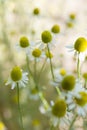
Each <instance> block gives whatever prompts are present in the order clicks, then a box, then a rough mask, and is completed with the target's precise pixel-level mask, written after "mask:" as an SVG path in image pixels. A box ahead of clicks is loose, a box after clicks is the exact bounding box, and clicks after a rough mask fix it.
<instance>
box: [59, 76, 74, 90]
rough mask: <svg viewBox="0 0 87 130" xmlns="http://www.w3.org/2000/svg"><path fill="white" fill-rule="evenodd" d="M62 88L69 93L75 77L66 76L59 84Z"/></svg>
mask: <svg viewBox="0 0 87 130" xmlns="http://www.w3.org/2000/svg"><path fill="white" fill-rule="evenodd" d="M61 85H62V88H63V89H64V90H67V91H71V90H72V89H73V88H74V86H75V77H74V76H73V75H67V76H65V77H64V78H63V80H62V82H61Z"/></svg>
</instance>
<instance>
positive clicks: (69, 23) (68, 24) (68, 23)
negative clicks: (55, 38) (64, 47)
mask: <svg viewBox="0 0 87 130" xmlns="http://www.w3.org/2000/svg"><path fill="white" fill-rule="evenodd" d="M66 25H67V27H68V28H72V27H73V26H74V25H73V23H72V22H67V23H66Z"/></svg>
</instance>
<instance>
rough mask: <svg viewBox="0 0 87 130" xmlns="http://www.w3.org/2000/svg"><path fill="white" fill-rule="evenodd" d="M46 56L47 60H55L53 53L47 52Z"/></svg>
mask: <svg viewBox="0 0 87 130" xmlns="http://www.w3.org/2000/svg"><path fill="white" fill-rule="evenodd" d="M45 54H46V57H47V58H50V59H51V58H53V54H52V53H51V52H48V51H46V53H45Z"/></svg>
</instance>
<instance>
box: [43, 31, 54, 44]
mask: <svg viewBox="0 0 87 130" xmlns="http://www.w3.org/2000/svg"><path fill="white" fill-rule="evenodd" d="M41 38H42V41H43V42H44V43H49V42H51V40H52V35H51V33H50V32H49V31H47V30H46V31H44V32H42V35H41Z"/></svg>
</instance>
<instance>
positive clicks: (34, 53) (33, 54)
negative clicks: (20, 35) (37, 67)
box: [28, 42, 44, 61]
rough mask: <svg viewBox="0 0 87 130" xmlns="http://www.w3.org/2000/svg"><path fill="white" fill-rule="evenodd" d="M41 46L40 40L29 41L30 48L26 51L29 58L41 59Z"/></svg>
mask: <svg viewBox="0 0 87 130" xmlns="http://www.w3.org/2000/svg"><path fill="white" fill-rule="evenodd" d="M43 49H44V48H43V46H42V44H41V43H40V42H36V43H31V46H30V50H29V52H28V57H29V60H31V61H32V60H34V59H36V60H37V61H39V60H41V59H42V58H44V57H43Z"/></svg>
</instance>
